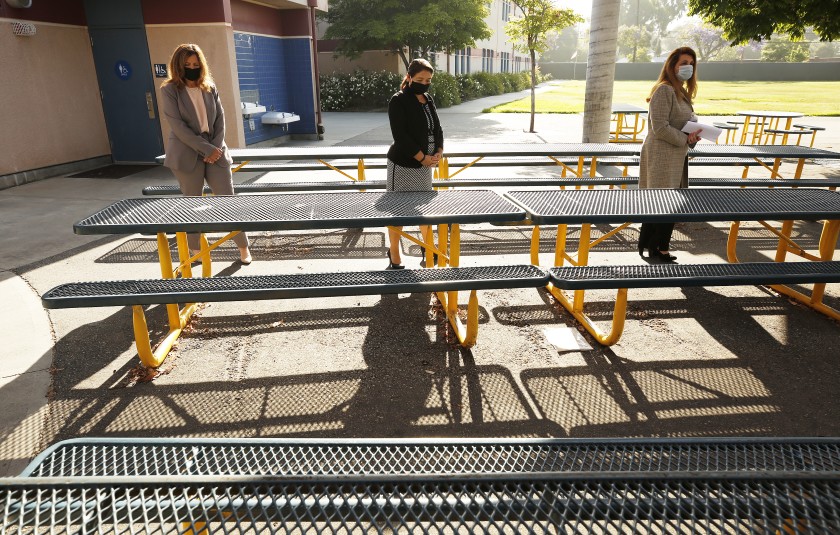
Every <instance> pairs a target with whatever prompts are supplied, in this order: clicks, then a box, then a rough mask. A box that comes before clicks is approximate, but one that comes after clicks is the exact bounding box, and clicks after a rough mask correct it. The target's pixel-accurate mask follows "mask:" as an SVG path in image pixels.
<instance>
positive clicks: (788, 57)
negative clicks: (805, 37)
mask: <svg viewBox="0 0 840 535" xmlns="http://www.w3.org/2000/svg"><path fill="white" fill-rule="evenodd" d="M810 49H811V47H810V46H809V45H808V43H802V42H792V41H791V40H790V38H788V37H786V36H785V37H783V36H779V35H777V36H775V37H773V38H771V39H770V40H769V41H767V44H765V45H764V48H762V49H761V61H776V62H782V63H801V62H803V61H805V60H807V59H808V56H809V55H810Z"/></svg>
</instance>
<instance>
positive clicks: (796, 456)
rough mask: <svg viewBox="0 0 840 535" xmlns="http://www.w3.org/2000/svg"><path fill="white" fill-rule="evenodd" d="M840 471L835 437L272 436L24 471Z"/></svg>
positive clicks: (145, 448)
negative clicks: (460, 438)
mask: <svg viewBox="0 0 840 535" xmlns="http://www.w3.org/2000/svg"><path fill="white" fill-rule="evenodd" d="M768 471H770V472H804V473H816V472H840V441H838V440H829V439H824V440H820V439H815V440H808V439H798V440H795V441H794V440H791V441H785V440H769V439H768V440H760V439H753V440H747V439H740V440H736V439H729V440H722V439H718V440H702V439H689V440H674V439H672V440H667V441H661V440H660V441H657V440H647V441H643V440H636V441H630V440H601V441H597V440H587V441H574V440H540V441H521V440H508V441H431V440H427V441H420V442H417V441H386V440H374V439H366V440H364V441H361V440H360V441H334V440H333V441H331V440H327V439H321V440H309V441H306V440H290V439H273V440H262V441H259V440H257V441H249V440H245V439H239V440H236V439H227V440H224V441H213V440H204V441H202V440H178V439H169V440H165V441H164V440H143V439H130V440H118V439H116V440H101V439H81V440H70V441H65V442H60V443H58V444H56V445H55V446H53V447H52V448H51V449H49V450H48V451H46V452H45V454H44V455H42V457H40V458H39V459H37V460H36V461H34V462H33V465H31V466H30V467H28V468H27V470H26V471H25V472H24V474H23V475H28V476H37V477H61V476H70V477H93V476H118V475H125V476H128V475H141V476H183V475H192V476H198V475H284V476H289V475H304V474H311V475H363V474H383V475H397V474H504V473H539V472H665V473H677V472H768Z"/></svg>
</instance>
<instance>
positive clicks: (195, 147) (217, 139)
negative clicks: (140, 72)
mask: <svg viewBox="0 0 840 535" xmlns="http://www.w3.org/2000/svg"><path fill="white" fill-rule="evenodd" d="M160 94H161V100H162V110H163V116H164V117H166V121H167V122H168V123H169V127H170V128H171V131H170V132H169V138H168V139H167V143H166V158H165V159H164V161H163V165H165V166H166V167H169V168H170V169H175V170H176V171H184V172H189V171H192V170H193V169H195V166H196V164H197V163H198V162H201V161H202V160H203V159H204V158H205V157H206V156H207V155H208V154H211V153H212V152H213V151H214V150H215V148H216V147H219V148H221V149H222V152H223V157H222V158H219V159H218V160H217V161H216V165H219V166H221V167H228V168H229V167H230V165H231V163H232V162H233V160H232V159H231V157H230V154H229V153H228V148H227V145H225V111H224V110H223V109H222V102H221V101H220V100H219V93H218V91H216V89H215V88H213V89H212V90H211V91H209V92H208V91H203V92H202V95H203V96H204V106H205V107H206V108H207V126H208V127H209V130H210V140H209V141H208V140H206V139H205V138H204V137H203V136H201V135H200V134H201V131H200V127H199V124H198V115H197V114H196V112H195V106H194V105H193V103H192V101H191V100H190V96H189V95H188V94H187V90H186V88H178V87H177V86H176V85H175V84H166V85H164V86H163V87H161V90H160Z"/></svg>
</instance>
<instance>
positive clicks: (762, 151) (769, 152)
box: [688, 143, 840, 178]
mask: <svg viewBox="0 0 840 535" xmlns="http://www.w3.org/2000/svg"><path fill="white" fill-rule="evenodd" d="M733 156H734V157H741V158H753V159H754V160H755V161H756V162H758V163H759V165H761V166H762V167H764V168H765V169H767V170H768V171H770V173H771V175H770V176H771V178H782V175H781V174H779V167H780V166H781V163H782V159H783V158H790V159H796V160H797V163H796V170H795V171H794V175H793V177H792V178H800V177H801V176H802V170H803V168H804V167H805V160H812V159H815V158H820V159H827V160H840V153H839V152H834V151H830V150H825V149H815V148H813V147H801V146H799V145H717V144H715V143H698V144H697V145H696V146H695V147H694V148H693V149H690V150H689V151H688V157H689V165H691V163H690V162H691V158H697V157H716V158H723V157H733ZM770 158H773V159H774V162H773V167H770V166H769V165H767V164H766V163H764V162H763V161H762V160H767V159H770Z"/></svg>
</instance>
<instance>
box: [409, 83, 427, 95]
mask: <svg viewBox="0 0 840 535" xmlns="http://www.w3.org/2000/svg"><path fill="white" fill-rule="evenodd" d="M430 87H432V84H421V83H420V82H411V83H410V84H408V87H406V89H407V91H406V92H407V93H414V94H415V95H422V94H423V93H426V92H428V91H429V88H430Z"/></svg>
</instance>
